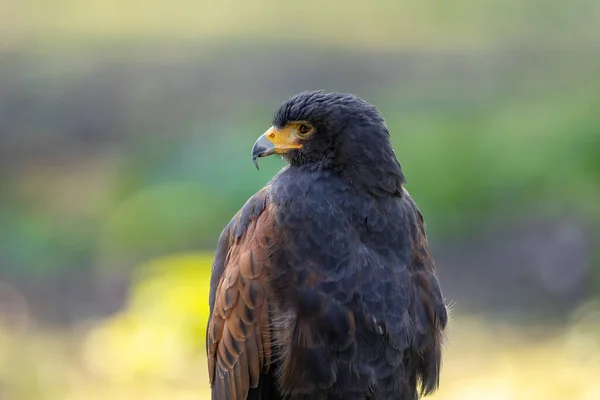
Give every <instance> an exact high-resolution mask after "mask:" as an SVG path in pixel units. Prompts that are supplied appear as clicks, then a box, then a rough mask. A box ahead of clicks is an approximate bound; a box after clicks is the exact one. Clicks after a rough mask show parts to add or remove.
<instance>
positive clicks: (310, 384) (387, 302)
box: [206, 91, 448, 400]
mask: <svg viewBox="0 0 600 400" xmlns="http://www.w3.org/2000/svg"><path fill="white" fill-rule="evenodd" d="M272 154H279V155H281V156H282V157H283V159H284V160H285V161H286V162H287V165H286V166H285V167H284V168H283V169H282V170H281V171H280V172H279V173H277V175H275V176H274V177H273V179H272V180H271V181H270V182H269V183H268V184H267V185H266V186H265V187H264V188H262V189H261V190H260V191H258V192H257V193H256V194H255V195H254V196H252V197H251V198H250V199H249V200H248V201H247V202H246V204H244V206H243V207H242V208H241V210H240V211H239V212H238V213H237V214H236V215H235V216H234V217H233V218H232V220H231V221H230V222H229V224H228V225H227V226H226V227H225V229H224V230H223V232H222V234H221V236H220V238H219V240H218V245H217V250H216V255H215V258H214V263H213V267H212V275H211V282H210V296H209V304H210V309H211V312H210V317H209V322H208V327H207V343H206V346H207V354H208V370H209V380H210V384H211V390H212V398H213V399H216V400H225V399H230V400H242V399H244V400H246V399H287V400H301V399H310V400H334V399H335V400H359V399H360V400H364V399H371V400H380V399H381V400H414V399H417V398H418V397H420V395H426V394H429V393H431V392H433V391H435V390H436V389H437V387H438V383H439V374H440V363H441V355H442V342H443V332H444V329H445V327H446V324H447V321H448V315H447V308H446V306H445V303H444V298H443V296H442V292H441V290H440V284H439V281H438V278H437V274H436V270H435V265H434V261H433V259H432V256H431V254H430V251H429V248H428V243H427V236H426V232H425V227H424V222H423V217H422V215H421V213H420V211H419V209H418V207H417V205H416V204H415V202H414V201H413V199H412V198H411V197H410V195H409V194H408V192H407V191H406V190H405V189H404V187H403V185H404V184H405V183H406V181H405V178H404V174H403V172H402V168H401V166H400V164H399V162H398V160H397V158H396V155H395V153H394V150H393V149H392V146H391V142H390V135H389V131H388V129H387V127H386V124H385V121H384V119H383V117H382V115H381V114H380V113H379V111H378V110H377V109H376V108H375V107H374V106H372V105H371V104H369V103H367V102H366V101H364V100H362V99H360V98H358V97H356V96H354V95H350V94H342V93H325V92H323V91H311V92H304V93H300V94H297V95H295V96H294V97H292V98H290V99H289V100H287V101H285V102H284V103H283V104H282V105H281V106H280V107H279V109H278V110H277V111H276V112H275V114H274V117H273V121H272V127H271V128H270V129H268V130H267V131H266V132H265V133H264V134H263V135H262V136H260V137H259V138H258V140H256V142H255V144H254V146H253V148H252V159H253V161H254V162H255V164H256V166H257V168H258V163H257V161H258V158H259V157H265V156H269V155H272Z"/></svg>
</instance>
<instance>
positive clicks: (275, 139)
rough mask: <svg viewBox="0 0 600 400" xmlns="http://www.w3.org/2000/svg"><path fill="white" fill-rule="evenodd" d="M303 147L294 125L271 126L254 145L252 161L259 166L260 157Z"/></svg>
mask: <svg viewBox="0 0 600 400" xmlns="http://www.w3.org/2000/svg"><path fill="white" fill-rule="evenodd" d="M300 148H302V145H301V144H299V143H297V142H296V136H295V134H294V127H292V126H286V127H284V128H282V129H277V128H275V127H271V128H269V129H268V130H267V131H266V132H265V133H263V134H262V135H261V136H260V137H259V138H258V139H257V140H256V142H254V146H252V162H254V165H255V166H256V169H259V168H258V159H259V158H260V157H267V156H270V155H272V154H284V153H287V152H288V151H290V150H297V149H300Z"/></svg>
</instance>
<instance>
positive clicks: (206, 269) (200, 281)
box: [84, 254, 212, 382]
mask: <svg viewBox="0 0 600 400" xmlns="http://www.w3.org/2000/svg"><path fill="white" fill-rule="evenodd" d="M211 264H212V255H211V254H180V255H176V256H171V257H165V258H160V259H157V260H154V261H152V262H151V263H149V264H148V265H143V266H141V267H140V269H139V270H138V274H137V276H138V279H136V281H135V282H134V283H133V284H132V286H131V295H130V298H129V300H128V302H127V304H126V305H125V307H124V309H123V310H122V311H121V312H119V313H118V314H116V315H115V316H113V317H111V318H110V319H109V320H107V321H103V322H98V324H97V326H96V327H94V328H92V329H91V331H90V332H89V333H88V337H87V340H86V343H85V347H84V357H85V362H86V364H87V366H88V367H89V368H91V369H92V370H93V371H94V372H95V373H97V374H99V375H102V376H105V377H106V378H107V379H109V380H114V381H118V382H120V381H127V380H129V379H132V378H137V377H141V378H144V379H153V378H156V377H157V376H159V377H162V378H167V379H170V380H174V381H177V380H178V379H179V378H180V377H183V376H186V375H188V374H189V372H190V371H188V370H187V369H188V368H192V369H193V370H196V369H198V368H193V365H194V363H196V364H197V366H198V367H201V366H202V365H203V364H202V361H199V360H198V358H199V356H200V360H202V358H203V357H204V355H205V348H204V343H205V342H204V338H205V329H206V324H207V322H208V313H209V309H208V301H207V299H208V288H209V282H210V266H211ZM182 368H184V369H182ZM198 373H199V374H203V373H205V371H204V370H203V369H202V368H200V370H199V371H198Z"/></svg>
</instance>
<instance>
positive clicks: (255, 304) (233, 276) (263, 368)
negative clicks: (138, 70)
mask: <svg viewBox="0 0 600 400" xmlns="http://www.w3.org/2000/svg"><path fill="white" fill-rule="evenodd" d="M230 225H231V229H229V230H228V231H229V235H230V237H229V240H224V239H223V240H220V241H219V245H220V246H221V245H225V243H226V245H227V246H229V248H228V249H227V251H226V254H227V257H225V258H224V260H223V267H222V274H221V277H220V278H219V281H218V284H217V287H216V289H215V288H213V289H211V291H212V290H214V291H215V301H214V306H213V310H212V316H211V320H210V322H209V326H208V330H207V333H208V339H207V340H208V344H207V347H208V365H209V378H210V383H211V386H212V398H213V399H214V400H225V399H229V400H245V399H246V397H247V396H248V393H249V390H250V388H256V387H258V386H259V383H260V379H261V374H264V373H266V372H268V371H269V365H270V361H271V354H270V349H271V346H270V343H271V335H270V332H269V329H268V327H269V310H268V302H267V301H266V297H267V293H268V281H267V276H268V273H269V269H270V268H271V265H270V263H269V257H268V246H265V245H264V243H265V242H266V239H265V237H267V236H269V235H272V234H273V232H272V229H273V226H274V225H273V220H272V216H271V213H270V212H269V210H268V207H267V202H266V195H265V191H264V190H263V191H261V192H259V193H257V195H255V196H254V197H253V198H251V199H250V200H249V201H248V202H247V203H246V204H245V205H244V207H243V208H242V210H241V211H240V212H239V213H238V214H237V215H236V216H235V217H234V218H233V220H232V223H230ZM232 233H233V234H232ZM233 235H235V236H233ZM223 252H224V251H223V250H222V249H218V250H217V253H219V254H221V253H223ZM217 267H218V266H217ZM214 270H215V269H214V268H213V271H214Z"/></svg>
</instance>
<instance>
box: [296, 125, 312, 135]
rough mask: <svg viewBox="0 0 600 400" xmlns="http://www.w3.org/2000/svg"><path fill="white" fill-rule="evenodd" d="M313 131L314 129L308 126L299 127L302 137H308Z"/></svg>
mask: <svg viewBox="0 0 600 400" xmlns="http://www.w3.org/2000/svg"><path fill="white" fill-rule="evenodd" d="M311 130H312V128H311V127H310V125H308V124H300V125H299V126H298V133H300V134H301V135H307V134H308V133H309V132H310V131H311Z"/></svg>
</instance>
